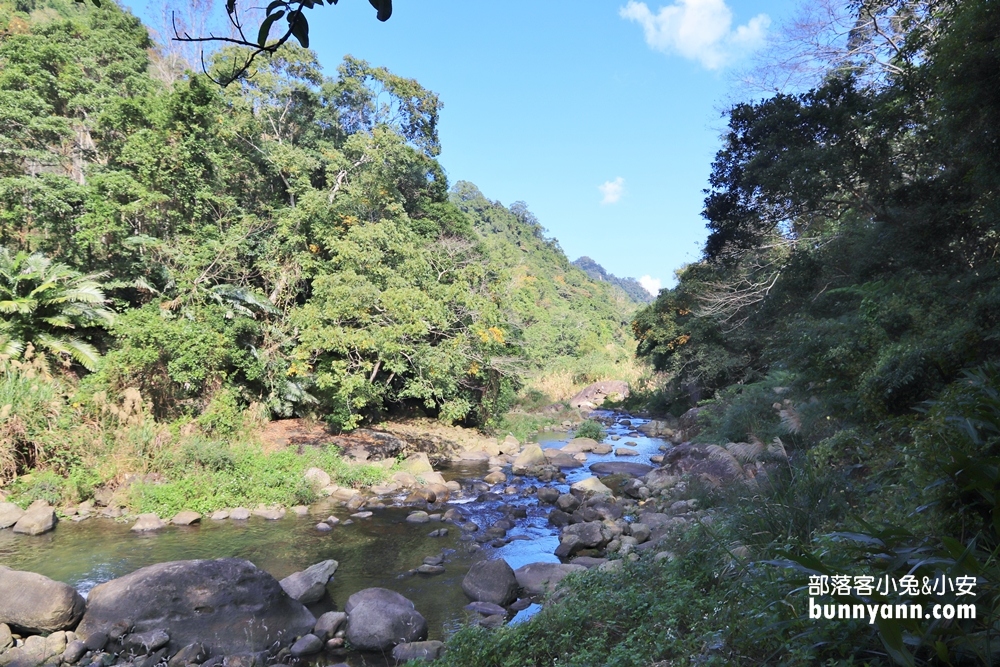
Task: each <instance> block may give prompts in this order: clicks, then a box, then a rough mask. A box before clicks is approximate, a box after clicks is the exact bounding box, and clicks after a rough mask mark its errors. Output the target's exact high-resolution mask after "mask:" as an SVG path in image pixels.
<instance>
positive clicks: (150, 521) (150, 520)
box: [129, 513, 167, 533]
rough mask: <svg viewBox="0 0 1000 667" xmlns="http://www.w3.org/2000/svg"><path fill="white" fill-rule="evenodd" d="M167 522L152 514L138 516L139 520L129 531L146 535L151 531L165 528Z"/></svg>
mask: <svg viewBox="0 0 1000 667" xmlns="http://www.w3.org/2000/svg"><path fill="white" fill-rule="evenodd" d="M166 525H167V522H166V521H164V520H163V519H161V518H160V517H159V516H157V515H156V514H153V513H148V514H140V515H139V518H138V519H136V522H135V524H133V526H132V528H130V529H129V530H131V531H132V532H133V533H148V532H150V531H153V530H160V529H161V528H165V527H166Z"/></svg>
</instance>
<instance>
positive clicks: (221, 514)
mask: <svg viewBox="0 0 1000 667" xmlns="http://www.w3.org/2000/svg"><path fill="white" fill-rule="evenodd" d="M209 518H210V519H211V520H212V521H225V520H226V519H228V518H229V512H227V511H226V510H217V511H215V512H212V516H210V517H209Z"/></svg>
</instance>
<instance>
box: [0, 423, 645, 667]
mask: <svg viewBox="0 0 1000 667" xmlns="http://www.w3.org/2000/svg"><path fill="white" fill-rule="evenodd" d="M603 416H605V417H608V416H610V413H603ZM615 416H616V417H618V415H615ZM621 418H625V417H624V416H622V417H621ZM629 419H631V423H632V426H627V425H622V424H620V423H619V422H615V423H613V424H611V425H610V426H608V427H607V429H608V435H609V439H607V440H605V442H608V443H610V444H614V445H616V446H619V445H624V444H625V443H626V442H629V443H630V444H629V445H628V446H630V447H632V448H634V449H637V450H639V455H638V456H630V457H616V456H615V455H614V454H607V455H603V456H601V455H595V454H588V456H587V462H586V463H585V464H584V466H583V467H580V468H570V469H565V470H564V471H563V472H564V473H565V476H566V483H565V484H553V485H554V486H555V487H556V488H559V489H560V490H561V491H563V492H568V491H569V484H571V483H573V482H575V481H577V480H579V479H582V478H585V477H588V476H590V474H591V472H590V470H589V469H590V466H591V465H592V464H593V463H596V462H598V461H627V462H631V463H646V464H649V462H650V461H649V457H650V456H652V455H656V454H659V453H661V452H660V449H659V448H660V446H661V445H663V444H664V441H662V440H660V439H657V438H647V437H645V436H643V435H642V434H633V435H627V434H630V433H634V431H633V428H634V427H635V426H637V425H639V424H641V423H643V422H644V421H645V420H641V419H635V418H629ZM612 435H617V436H620V440H618V441H617V442H612V441H611V440H610V437H611V436H612ZM570 438H571V435H569V434H567V433H542V434H539V438H538V443H539V445H540V446H541V447H542V448H543V449H545V448H549V447H562V446H563V445H564V444H566V442H568V440H569V439H570ZM632 442H634V443H635V444H634V445H632V444H631V443H632ZM442 473H443V474H444V476H445V478H446V479H449V480H457V481H459V482H460V483H461V484H462V486H463V492H462V496H463V497H462V498H460V499H458V500H457V501H455V500H453V501H452V502H450V503H447V504H446V505H445V506H444V508H443V509H446V508H447V507H457V508H459V509H460V510H461V511H462V512H463V513H464V514H466V516H467V518H468V519H470V520H472V521H474V522H475V523H476V524H477V525H478V526H480V528H481V529H485V528H486V527H488V526H489V525H490V524H491V523H493V522H494V521H496V520H497V519H500V518H501V517H502V516H504V515H505V514H506V511H507V510H508V508H511V507H522V508H524V509H525V510H526V511H527V517H526V518H522V519H519V520H518V521H517V525H516V526H515V527H514V528H513V529H511V530H510V531H509V532H508V534H507V537H508V539H510V540H511V541H510V542H509V543H507V544H506V545H504V546H501V547H499V548H493V547H491V546H489V545H483V547H482V548H479V549H477V546H478V545H477V543H476V542H475V541H473V540H471V539H470V537H469V536H466V537H464V539H463V532H462V531H461V530H460V529H459V528H458V527H457V526H454V525H452V524H450V523H444V524H442V523H434V522H431V523H425V524H412V523H408V522H406V520H405V519H406V516H407V515H408V514H409V513H410V512H411V511H412V508H408V507H387V508H385V509H375V510H373V512H374V514H373V516H372V517H371V518H368V519H354V520H353V523H351V524H350V525H344V523H343V522H345V521H346V520H347V519H349V517H350V512H349V511H348V510H347V509H346V508H345V507H343V506H342V505H340V504H338V503H334V502H331V501H323V502H320V503H318V504H316V505H313V506H312V507H310V515H309V516H307V517H297V516H295V515H294V514H292V513H289V514H288V515H287V516H286V517H285V518H284V519H280V520H277V521H268V520H265V519H262V518H260V517H256V516H255V517H251V518H250V520H249V521H244V522H238V521H230V520H225V521H212V520H210V519H208V518H207V517H206V518H204V519H202V522H201V523H200V524H195V525H193V526H189V527H177V526H169V527H167V528H165V529H163V530H160V531H157V532H154V533H146V534H137V533H132V532H130V530H129V528H130V527H131V525H132V523H131V522H116V521H113V520H110V519H100V518H92V519H88V520H86V521H82V522H79V523H74V522H72V521H62V522H60V523H59V524H58V526H57V527H56V529H55V530H54V531H52V532H50V533H47V534H45V535H39V536H33V537H32V536H26V535H18V534H14V533H13V531H10V530H4V531H0V564H4V565H7V566H9V567H12V568H15V569H18V570H28V571H32V572H38V573H40V574H43V575H45V576H47V577H50V578H52V579H55V580H58V581H63V582H65V583H68V584H70V585H72V586H74V587H76V588H77V589H78V590H79V591H80V592H81V593H83V594H84V596H86V594H87V593H88V592H89V591H90V589H91V588H93V587H94V586H96V585H97V584H100V583H102V582H105V581H108V580H110V579H114V578H117V577H120V576H123V575H125V574H128V573H130V572H133V571H135V570H137V569H139V568H141V567H145V566H147V565H152V564H154V563H161V562H166V561H173V560H186V559H196V558H225V557H236V558H245V559H247V560H249V561H251V562H252V563H254V564H255V565H256V566H257V567H260V568H262V569H264V570H266V571H268V572H270V573H271V574H272V575H273V576H274V577H276V578H278V579H281V578H283V577H286V576H288V575H289V574H292V573H293V572H296V571H298V570H302V569H304V568H306V567H308V566H310V565H312V564H314V563H317V562H319V561H322V560H326V559H329V558H332V559H334V560H336V561H338V562H339V563H340V566H339V568H338V569H337V572H336V575H335V576H334V579H333V580H332V581H331V582H330V585H329V586H328V592H329V596H328V597H325V598H324V599H323V600H321V601H320V602H319V603H317V604H316V605H311V606H310V608H311V609H312V610H313V612H314V613H316V614H317V615H318V614H319V613H321V612H323V611H328V610H330V609H335V608H343V605H344V604H345V603H346V601H347V598H348V596H350V595H351V594H352V593H354V592H356V591H358V590H361V589H363V588H369V587H373V586H379V587H383V588H388V589H391V590H394V591H397V592H399V593H401V594H402V595H404V596H406V597H407V598H409V599H410V600H412V601H413V602H414V604H415V605H416V608H417V610H418V611H419V612H420V613H421V614H423V616H424V617H425V618H426V619H427V623H428V627H429V633H430V636H429V637H428V638H429V639H442V640H443V639H445V638H446V637H447V636H448V635H450V634H451V633H453V632H454V631H455V630H457V629H458V628H459V627H461V626H462V625H463V624H464V623H465V622H467V621H469V620H471V619H472V618H474V616H475V615H474V614H472V613H471V612H467V611H465V610H464V609H463V607H464V606H465V605H466V604H468V602H469V600H468V599H467V598H466V597H465V594H464V593H463V592H462V588H461V582H462V579H463V578H464V577H465V574H466V573H467V572H468V569H469V567H470V566H471V564H472V563H473V562H474V561H476V560H478V559H482V558H503V559H505V560H506V561H507V563H508V564H509V565H510V566H511V567H512V568H515V569H516V568H518V567H520V566H522V565H526V564H528V563H534V562H539V561H549V562H558V560H559V559H558V558H556V556H555V555H554V553H553V552H554V551H555V549H556V547H557V546H558V544H559V535H558V531H557V529H555V528H554V527H553V526H551V525H550V524H549V523H548V521H547V515H548V512H549V510H550V509H551V507H550V506H539V504H538V501H537V499H536V498H535V496H534V494H533V493H530V494H529V493H523V492H521V491H522V490H523V489H524V488H525V487H527V486H529V485H532V484H535V485H536V486H542V484H540V483H539V482H538V481H537V480H534V479H531V478H525V479H522V480H520V481H519V482H518V481H515V482H513V485H514V486H515V487H517V488H518V490H519V493H517V494H509V495H505V494H503V493H502V492H503V487H504V486H506V485H505V484H502V485H499V486H498V487H495V488H494V489H492V490H493V491H495V492H496V491H499V492H500V493H501V495H502V499H500V500H496V499H495V498H494V499H493V500H477V497H481V496H479V494H478V492H477V491H476V490H475V489H474V488H473V485H475V484H477V483H478V484H480V485H481V484H482V477H483V475H484V474H485V473H486V466H485V465H478V466H454V467H452V468H449V469H446V470H442ZM480 488H482V487H480ZM386 502H388V501H386ZM443 509H442V510H441V511H443ZM331 514H333V515H334V516H337V517H338V518H340V519H341V522H342V523H341V524H340V525H337V526H336V527H335V528H334V529H333V530H332V531H331V532H329V533H320V532H319V531H317V530H316V529H315V525H316V523H317V522H318V521H321V520H323V519H325V518H326V517H327V516H330V515H331ZM441 527H447V528H448V529H449V531H448V535H446V536H445V537H429V536H428V533H430V532H431V531H433V530H435V529H437V528H441ZM473 545H477V546H473ZM441 553H444V554H445V556H446V560H445V563H444V566H445V573H444V574H438V575H430V576H425V575H419V574H417V575H411V574H408V572H409V571H410V570H411V569H413V568H416V567H418V566H419V565H421V564H422V562H423V559H424V558H425V557H427V556H433V555H437V554H441ZM538 608H539V607H538V605H532V606H531V607H529V608H527V609H525V610H523V611H521V612H519V613H518V615H517V616H516V617H515V618H514V620H513V622H519V621H522V620H524V619H526V618H528V617H530V615H531V614H533V613H534V612H535V611H537V610H538ZM338 660H343V661H346V662H347V663H348V664H351V665H376V664H377V665H383V664H387V663H386V662H385V658H384V657H382V656H372V655H362V654H351V655H348V656H341V657H338V658H335V659H334V660H333V661H332V662H336V661H338ZM326 661H327V662H331V661H330V660H329V658H327V659H326ZM324 664H325V663H324ZM389 664H391V659H390V662H389Z"/></svg>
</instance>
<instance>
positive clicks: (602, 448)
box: [591, 442, 613, 456]
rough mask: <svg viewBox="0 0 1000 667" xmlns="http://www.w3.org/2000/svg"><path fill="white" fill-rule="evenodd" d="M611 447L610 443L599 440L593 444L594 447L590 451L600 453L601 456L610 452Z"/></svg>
mask: <svg viewBox="0 0 1000 667" xmlns="http://www.w3.org/2000/svg"><path fill="white" fill-rule="evenodd" d="M612 449H613V448H612V447H611V445H608V444H605V443H603V442H599V443H597V444H596V445H594V448H593V449H592V450H591V451H592V452H593V453H594V454H600V455H602V456H603V455H604V454H610V453H611V450H612Z"/></svg>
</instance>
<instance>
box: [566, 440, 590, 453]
mask: <svg viewBox="0 0 1000 667" xmlns="http://www.w3.org/2000/svg"><path fill="white" fill-rule="evenodd" d="M597 444H598V443H597V441H596V440H594V439H593V438H573V439H572V440H570V441H569V442H567V443H566V444H565V445H563V447H562V451H563V452H566V453H567V454H578V453H580V452H583V453H586V452H592V451H594V447H596V446H597Z"/></svg>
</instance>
